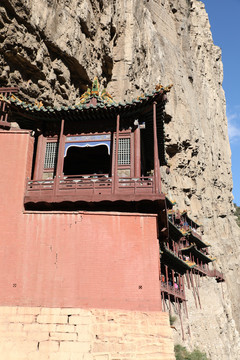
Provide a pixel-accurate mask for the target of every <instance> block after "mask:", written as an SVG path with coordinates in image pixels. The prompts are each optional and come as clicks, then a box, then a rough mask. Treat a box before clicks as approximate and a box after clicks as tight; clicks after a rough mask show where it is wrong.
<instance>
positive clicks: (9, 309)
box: [0, 306, 17, 316]
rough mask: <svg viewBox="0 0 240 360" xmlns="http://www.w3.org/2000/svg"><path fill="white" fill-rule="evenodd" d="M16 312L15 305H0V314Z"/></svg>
mask: <svg viewBox="0 0 240 360" xmlns="http://www.w3.org/2000/svg"><path fill="white" fill-rule="evenodd" d="M16 313H17V307H16V306H0V316H1V315H14V314H16Z"/></svg>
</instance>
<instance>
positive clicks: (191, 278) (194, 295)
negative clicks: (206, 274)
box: [190, 271, 198, 308]
mask: <svg viewBox="0 0 240 360" xmlns="http://www.w3.org/2000/svg"><path fill="white" fill-rule="evenodd" d="M190 280H191V284H192V289H193V297H194V301H195V305H196V308H198V306H197V298H196V293H195V286H194V282H193V276H192V271H191V272H190Z"/></svg>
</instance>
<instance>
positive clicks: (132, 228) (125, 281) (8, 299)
mask: <svg viewBox="0 0 240 360" xmlns="http://www.w3.org/2000/svg"><path fill="white" fill-rule="evenodd" d="M32 151H33V139H32V138H31V137H30V135H29V133H28V132H26V131H16V132H7V131H6V132H5V131H0V174H1V176H0V236H1V238H0V289H1V292H0V305H23V306H25V305H26V306H48V307H97V308H118V309H130V310H161V300H160V287H159V280H158V269H159V247H158V241H157V228H156V217H155V216H154V215H144V214H141V215H140V214H120V213H88V212H24V208H23V197H24V190H25V183H26V175H29V173H30V169H31V155H32Z"/></svg>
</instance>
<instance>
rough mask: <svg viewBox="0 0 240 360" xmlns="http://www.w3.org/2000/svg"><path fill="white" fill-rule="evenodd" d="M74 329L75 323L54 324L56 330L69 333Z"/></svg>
mask: <svg viewBox="0 0 240 360" xmlns="http://www.w3.org/2000/svg"><path fill="white" fill-rule="evenodd" d="M75 331H76V326H75V325H61V324H57V325H56V332H65V333H71V332H75Z"/></svg>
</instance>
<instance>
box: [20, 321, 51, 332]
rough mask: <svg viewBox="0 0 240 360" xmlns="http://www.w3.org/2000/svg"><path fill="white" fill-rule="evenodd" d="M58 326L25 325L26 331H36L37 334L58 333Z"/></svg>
mask: <svg viewBox="0 0 240 360" xmlns="http://www.w3.org/2000/svg"><path fill="white" fill-rule="evenodd" d="M56 326H57V325H56V324H38V323H34V324H24V325H23V330H24V331H36V332H45V331H48V332H49V331H56Z"/></svg>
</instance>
